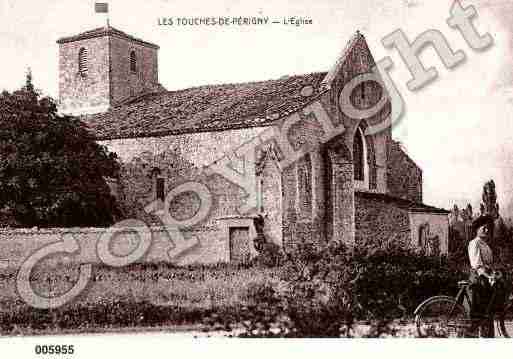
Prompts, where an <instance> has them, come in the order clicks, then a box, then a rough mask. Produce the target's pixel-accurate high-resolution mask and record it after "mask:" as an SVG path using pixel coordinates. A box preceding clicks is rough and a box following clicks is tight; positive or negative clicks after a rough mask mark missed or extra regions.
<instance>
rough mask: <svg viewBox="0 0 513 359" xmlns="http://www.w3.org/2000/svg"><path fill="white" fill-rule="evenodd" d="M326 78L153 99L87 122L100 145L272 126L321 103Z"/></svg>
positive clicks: (192, 91)
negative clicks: (311, 105) (303, 109)
mask: <svg viewBox="0 0 513 359" xmlns="http://www.w3.org/2000/svg"><path fill="white" fill-rule="evenodd" d="M325 77H326V72H319V73H311V74H307V75H296V76H286V77H282V78H280V79H277V80H269V81H261V82H248V83H239V84H224V85H211V86H201V87H194V88H189V89H185V90H179V91H162V92H157V93H150V94H146V95H142V96H140V97H137V98H134V99H133V100H132V101H125V102H123V104H119V105H118V106H115V107H113V108H111V109H110V110H109V111H108V112H105V113H99V114H95V115H86V116H82V120H83V121H84V122H85V123H86V124H87V125H88V126H89V127H90V128H91V130H92V131H93V133H94V135H95V136H96V138H97V139H99V140H102V139H118V138H134V137H155V136H166V135H173V134H180V133H191V132H202V131H219V130H226V129H238V128H248V127H256V126H264V125H270V124H272V123H273V122H275V121H276V120H278V119H280V118H283V117H284V116H287V115H289V114H291V113H293V112H296V111H298V110H299V109H301V108H303V107H305V106H306V105H307V104H309V103H310V102H312V101H313V100H314V99H316V98H318V96H319V95H320V94H321V93H323V91H324V90H321V86H320V84H321V82H322V80H323V79H324V78H325ZM310 86H311V88H310ZM305 87H306V89H305Z"/></svg>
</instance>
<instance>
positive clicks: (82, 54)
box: [78, 47, 87, 77]
mask: <svg viewBox="0 0 513 359" xmlns="http://www.w3.org/2000/svg"><path fill="white" fill-rule="evenodd" d="M78 72H79V73H80V75H82V76H83V77H85V76H87V49H86V48H84V47H82V48H81V49H80V50H79V51H78Z"/></svg>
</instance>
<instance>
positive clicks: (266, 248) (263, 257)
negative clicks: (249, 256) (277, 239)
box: [253, 242, 284, 268]
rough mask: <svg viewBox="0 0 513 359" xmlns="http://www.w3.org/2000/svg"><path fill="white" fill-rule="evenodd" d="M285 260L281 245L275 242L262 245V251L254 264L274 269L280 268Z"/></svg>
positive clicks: (254, 260)
mask: <svg viewBox="0 0 513 359" xmlns="http://www.w3.org/2000/svg"><path fill="white" fill-rule="evenodd" d="M283 259H284V257H283V252H282V250H281V247H280V246H279V245H277V244H276V243H273V242H264V243H261V244H260V250H259V251H258V255H257V256H256V257H255V258H254V259H253V264H254V265H256V266H258V267H264V268H274V267H278V266H280V265H281V263H282V262H283Z"/></svg>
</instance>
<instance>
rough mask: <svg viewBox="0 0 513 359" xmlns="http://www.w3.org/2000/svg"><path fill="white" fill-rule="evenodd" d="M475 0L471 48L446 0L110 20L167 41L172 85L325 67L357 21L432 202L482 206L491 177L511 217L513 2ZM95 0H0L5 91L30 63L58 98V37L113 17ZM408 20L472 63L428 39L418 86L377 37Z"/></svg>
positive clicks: (225, 8) (151, 9)
mask: <svg viewBox="0 0 513 359" xmlns="http://www.w3.org/2000/svg"><path fill="white" fill-rule="evenodd" d="M461 4H462V6H464V7H466V6H468V5H474V6H475V8H476V10H477V13H478V17H477V18H475V19H474V21H473V22H474V24H475V27H476V28H477V29H478V31H479V33H481V34H484V33H489V34H490V35H491V36H492V37H493V39H494V44H493V45H492V46H491V47H490V48H489V49H487V50H486V51H483V52H475V51H473V50H472V49H470V48H469V47H468V45H467V44H466V42H465V41H464V39H463V37H462V36H461V35H460V33H459V32H458V31H456V30H454V29H452V28H450V27H449V26H448V25H447V24H446V19H447V18H448V17H449V16H450V8H451V5H452V1H448V0H359V1H354V0H316V1H315V2H314V1H310V0H263V1H258V2H256V1H248V0H245V1H242V0H210V1H208V2H207V1H199V0H187V1H176V0H145V1H144V2H141V1H137V2H136V1H127V0H124V1H122V0H111V1H109V6H110V13H109V17H110V23H111V25H112V26H114V27H116V28H118V29H120V30H122V31H125V32H127V33H129V34H132V35H134V36H136V37H139V38H142V39H144V40H147V41H150V42H153V43H156V44H158V45H159V46H160V52H159V80H160V82H161V83H162V84H163V85H164V86H165V87H166V88H167V89H169V90H174V89H181V88H187V87H191V86H198V85H206V84H216V83H231V82H246V81H259V80H267V79H271V78H278V77H281V76H283V75H292V74H302V73H310V72H315V71H327V70H329V69H330V68H331V66H332V65H333V63H334V62H335V61H336V59H337V56H338V55H339V54H340V52H341V50H342V49H343V47H344V46H345V44H346V42H347V41H348V40H349V38H350V37H351V36H352V34H354V32H355V31H356V30H360V31H361V32H362V33H363V34H364V35H365V37H366V39H367V42H368V44H369V47H370V49H371V52H372V53H373V55H374V58H375V60H376V61H379V60H380V59H382V58H383V57H385V56H389V57H390V58H391V59H392V61H393V63H394V67H393V69H392V70H391V71H390V75H391V77H392V79H393V80H394V83H395V85H396V87H397V88H398V90H399V91H400V93H401V95H402V97H403V98H404V101H405V103H406V112H405V115H404V116H403V118H402V119H401V121H400V124H399V125H398V126H396V127H395V128H394V130H393V133H394V137H395V139H397V140H399V141H400V142H401V143H402V144H403V145H404V147H405V148H406V150H407V152H408V154H409V155H410V156H411V157H412V158H413V159H414V160H415V161H416V163H417V164H418V165H419V166H420V167H421V168H422V169H423V177H424V202H426V203H428V204H432V205H436V206H440V207H445V208H452V206H453V205H454V204H458V205H459V206H460V207H462V206H466V204H467V203H471V204H472V205H473V207H474V208H478V207H479V203H480V197H481V193H482V187H483V184H484V183H485V182H486V181H488V180H490V179H494V181H495V183H496V186H497V194H498V199H499V204H500V206H501V208H502V209H503V215H513V183H512V181H510V178H511V176H510V174H511V173H512V172H513V158H512V156H511V154H512V153H513V123H512V121H511V119H512V118H513V116H512V115H513V66H512V65H513V62H512V61H511V57H512V55H513V54H512V52H513V51H512V49H513V36H512V35H513V1H511V0H474V1H461ZM177 16H180V17H182V16H183V17H197V16H229V17H233V16H237V17H238V16H269V17H270V18H271V19H276V20H280V19H282V18H283V17H290V16H296V17H306V18H309V19H312V22H313V24H311V25H304V26H299V27H296V26H285V25H267V26H250V27H234V26H232V27H225V28H221V27H211V26H191V27H177V26H159V25H158V21H159V18H162V17H177ZM105 20H106V19H105V16H104V15H102V14H95V13H94V1H90V0H44V1H43V0H42V1H37V2H35V1H29V0H0V24H1V25H0V48H1V49H2V62H1V64H2V71H1V73H0V89H7V90H13V89H16V88H19V87H20V86H21V85H22V84H23V82H24V76H25V73H26V71H27V68H28V67H30V68H31V70H32V73H33V77H34V83H35V86H36V87H37V88H39V89H40V90H41V91H42V92H43V93H44V94H47V95H50V96H53V97H57V96H58V88H57V87H58V46H57V44H56V42H55V41H56V40H57V39H58V38H60V37H63V36H68V35H73V34H76V33H78V32H82V31H85V30H89V29H91V28H94V27H98V26H103V25H104V24H105ZM396 29H401V30H402V31H403V32H404V33H405V34H406V36H407V37H408V38H409V39H410V41H413V40H414V39H415V38H416V37H417V36H418V35H419V34H421V33H422V32H424V31H426V30H430V29H436V30H439V31H440V32H442V33H443V34H444V36H445V37H446V39H447V40H448V42H449V44H450V46H451V47H452V49H453V50H454V51H456V50H462V51H463V52H464V53H465V55H466V61H465V62H464V63H462V64H460V65H459V66H457V67H456V68H453V69H452V70H448V69H446V68H445V67H444V66H443V64H442V62H441V61H440V60H439V58H438V56H437V55H436V53H435V51H434V50H433V49H431V48H426V49H425V50H424V51H423V52H422V54H421V59H422V61H423V63H424V64H425V67H430V66H435V67H436V69H437V70H438V73H439V76H438V78H437V79H436V80H435V81H433V82H432V83H430V84H429V85H427V86H425V87H424V88H422V89H420V90H417V91H415V92H412V91H410V90H408V88H407V86H406V82H407V81H408V80H410V78H411V75H410V73H409V71H408V69H407V67H406V65H405V64H404V63H403V62H402V60H401V57H400V56H399V54H398V53H397V51H396V50H394V49H388V48H385V47H384V46H383V45H382V43H381V39H382V38H383V37H385V36H386V35H388V34H389V33H391V32H393V31H394V30H396Z"/></svg>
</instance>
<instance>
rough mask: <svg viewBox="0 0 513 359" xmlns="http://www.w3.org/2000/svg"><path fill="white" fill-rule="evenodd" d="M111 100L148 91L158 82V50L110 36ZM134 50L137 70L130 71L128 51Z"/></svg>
mask: <svg viewBox="0 0 513 359" xmlns="http://www.w3.org/2000/svg"><path fill="white" fill-rule="evenodd" d="M110 48H111V59H112V64H111V66H112V78H111V80H112V90H111V91H112V93H111V97H112V101H113V102H114V103H116V102H119V101H122V100H124V99H126V98H128V97H132V96H136V95H138V94H140V93H141V92H143V91H145V92H146V91H148V90H149V89H151V88H153V87H154V86H156V85H157V83H158V67H157V66H158V64H157V61H158V58H157V54H158V50H157V49H155V48H152V47H148V46H144V45H141V44H139V43H136V42H133V41H129V40H126V39H120V38H118V37H115V36H113V37H111V40H110ZM132 50H133V51H135V54H136V59H137V61H136V68H137V71H136V72H135V73H132V72H131V71H130V52H131V51H132Z"/></svg>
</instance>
